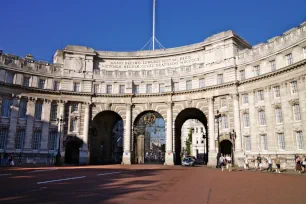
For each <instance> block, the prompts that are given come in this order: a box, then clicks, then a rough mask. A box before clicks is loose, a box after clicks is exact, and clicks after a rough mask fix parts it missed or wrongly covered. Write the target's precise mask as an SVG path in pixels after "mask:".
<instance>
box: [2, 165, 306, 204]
mask: <svg viewBox="0 0 306 204" xmlns="http://www.w3.org/2000/svg"><path fill="white" fill-rule="evenodd" d="M305 182H306V177H305V176H299V175H284V174H273V173H263V172H244V171H234V172H227V171H226V172H221V171H220V170H219V169H210V168H207V167H203V166H199V167H181V166H162V165H161V166H158V165H134V166H121V165H107V166H84V167H58V168H56V167H46V168H12V169H4V168H2V169H0V185H1V190H0V203H73V204H76V203H109V204H115V203H120V204H121V203H124V204H125V203H128V204H129V203H133V204H138V203H144V204H150V203H161V204H162V203H167V204H171V203H188V204H197V203H201V204H202V203H204V204H207V203H209V204H212V203H222V204H225V203H234V204H238V203H243V204H246V203H265V204H267V203H295V204H297V203H305V199H304V195H305V192H306V188H305Z"/></svg>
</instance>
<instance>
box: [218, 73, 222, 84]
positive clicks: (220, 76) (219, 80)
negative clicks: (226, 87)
mask: <svg viewBox="0 0 306 204" xmlns="http://www.w3.org/2000/svg"><path fill="white" fill-rule="evenodd" d="M222 83H223V74H218V75H217V84H222Z"/></svg>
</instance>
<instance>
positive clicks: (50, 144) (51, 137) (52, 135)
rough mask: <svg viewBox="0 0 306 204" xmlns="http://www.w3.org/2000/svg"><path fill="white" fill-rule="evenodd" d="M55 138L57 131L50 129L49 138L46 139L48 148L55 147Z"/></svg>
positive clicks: (52, 148) (53, 148)
mask: <svg viewBox="0 0 306 204" xmlns="http://www.w3.org/2000/svg"><path fill="white" fill-rule="evenodd" d="M56 138H57V131H56V130H51V131H50V133H49V139H48V149H49V150H55V149H56Z"/></svg>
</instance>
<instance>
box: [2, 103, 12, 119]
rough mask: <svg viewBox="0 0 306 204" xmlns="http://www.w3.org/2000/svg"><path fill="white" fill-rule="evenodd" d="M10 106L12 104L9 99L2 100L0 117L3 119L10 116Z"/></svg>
mask: <svg viewBox="0 0 306 204" xmlns="http://www.w3.org/2000/svg"><path fill="white" fill-rule="evenodd" d="M11 104H12V101H11V100H9V99H4V100H3V101H2V107H1V116H3V117H9V116H10V113H11Z"/></svg>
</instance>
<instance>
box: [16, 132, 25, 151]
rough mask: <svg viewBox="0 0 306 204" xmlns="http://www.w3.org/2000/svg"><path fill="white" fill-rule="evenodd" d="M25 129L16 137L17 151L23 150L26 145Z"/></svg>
mask: <svg viewBox="0 0 306 204" xmlns="http://www.w3.org/2000/svg"><path fill="white" fill-rule="evenodd" d="M24 137H25V129H19V130H18V131H17V134H16V137H15V149H19V150H22V149H23V145H24Z"/></svg>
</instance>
